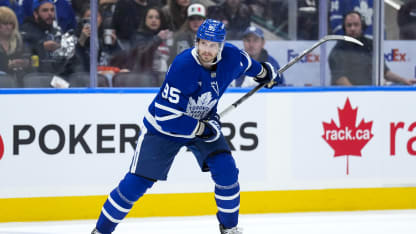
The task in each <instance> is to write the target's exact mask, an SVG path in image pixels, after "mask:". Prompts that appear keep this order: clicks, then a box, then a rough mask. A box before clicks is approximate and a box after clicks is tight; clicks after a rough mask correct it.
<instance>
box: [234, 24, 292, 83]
mask: <svg viewBox="0 0 416 234" xmlns="http://www.w3.org/2000/svg"><path fill="white" fill-rule="evenodd" d="M243 44H244V50H245V51H246V52H247V53H248V54H249V55H250V57H251V58H253V59H255V60H257V61H259V62H269V63H271V64H272V65H273V67H274V68H275V69H276V72H277V70H279V69H280V66H279V63H278V62H277V61H276V59H274V58H273V57H272V56H270V55H269V53H268V52H267V50H266V49H265V48H264V45H265V44H266V41H265V40H264V33H263V30H261V29H260V28H259V27H256V26H250V27H248V28H247V29H246V30H245V31H244V33H243ZM281 77H282V78H281V79H280V80H279V83H278V84H277V85H284V82H285V79H284V77H283V74H282V75H281ZM257 84H258V83H257V82H255V81H254V80H253V79H252V78H247V77H246V76H242V77H240V78H238V79H236V80H234V82H233V83H231V86H232V87H254V86H257Z"/></svg>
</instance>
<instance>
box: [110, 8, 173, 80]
mask: <svg viewBox="0 0 416 234" xmlns="http://www.w3.org/2000/svg"><path fill="white" fill-rule="evenodd" d="M161 15H162V11H161V10H160V8H157V7H150V8H148V9H147V10H146V12H145V20H144V22H143V23H142V25H141V26H140V28H139V29H138V30H137V31H136V33H135V34H134V35H133V36H132V38H131V39H130V45H131V46H130V47H131V48H133V49H131V50H130V51H128V52H127V54H126V53H121V54H118V55H117V56H116V58H114V59H113V60H112V64H117V66H120V67H121V68H124V69H128V70H130V71H133V72H143V70H141V69H143V67H144V66H142V65H141V64H143V63H144V59H142V55H144V54H152V56H151V59H150V58H149V57H148V58H145V57H144V58H145V59H147V60H150V61H151V64H152V71H153V74H154V79H157V80H161V81H163V79H164V75H165V73H166V71H167V69H168V64H167V61H168V58H169V47H168V46H167V40H168V39H171V38H172V32H171V31H170V30H169V29H163V30H162V29H161V25H163V23H164V22H163V18H161ZM141 50H145V51H146V52H142V51H141ZM125 58H128V60H126V59H125ZM136 61H139V62H136ZM123 62H126V65H122V63H123ZM146 69H147V68H146Z"/></svg>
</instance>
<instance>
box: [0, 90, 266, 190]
mask: <svg viewBox="0 0 416 234" xmlns="http://www.w3.org/2000/svg"><path fill="white" fill-rule="evenodd" d="M154 96H155V93H140V91H138V93H123V94H119V93H116V92H115V93H108V94H89V93H83V94H77V93H71V94H66V93H64V94H54V93H49V94H39V95H37V94H23V95H14V94H10V95H7V94H6V95H0V109H1V110H3V111H2V115H1V116H0V120H1V121H0V178H1V179H0V188H7V189H0V198H9V197H37V196H74V195H100V194H101V195H104V194H107V193H108V192H109V191H111V190H112V189H113V188H114V187H115V186H117V184H118V183H119V181H120V180H121V179H122V178H123V177H124V175H125V174H126V173H127V172H128V171H129V168H130V163H131V160H132V156H133V154H134V150H135V146H136V142H137V139H138V136H139V134H140V130H141V128H142V126H141V123H142V119H143V116H144V114H145V113H146V111H147V107H148V105H149V104H150V102H151V101H152V99H153V98H154ZM226 96H227V98H224V104H223V105H225V104H226V105H229V104H231V102H233V101H235V100H237V99H238V98H239V97H240V96H241V93H234V94H227V95H226ZM265 99H266V96H265V95H258V96H256V97H253V98H252V99H251V100H250V101H247V103H249V105H245V106H242V107H241V108H239V111H238V112H237V111H235V112H234V113H230V114H229V115H228V116H227V118H226V119H224V120H223V121H222V131H223V133H224V136H225V137H226V140H227V142H228V144H229V146H230V149H231V151H232V153H233V154H234V155H236V161H237V162H238V164H239V165H242V167H244V168H247V167H248V166H249V169H250V170H242V171H241V173H240V178H241V179H242V180H244V181H245V183H246V185H247V186H246V187H247V188H252V189H256V187H259V186H260V187H262V186H264V181H265V178H266V176H267V170H266V169H267V158H266V157H265V155H266V150H265V145H266V144H267V143H266V140H265V137H264V135H265V132H266V129H267V128H266V125H265V119H266V115H265V114H262V115H258V116H257V115H253V114H252V113H253V108H252V106H251V105H250V104H253V103H254V104H256V109H255V110H254V111H258V112H259V113H262V112H263V111H264V110H265V107H264V104H262V103H266V101H265ZM221 102H223V100H221ZM222 109H223V107H222V106H221V107H220V108H219V110H222ZM161 147H163V146H161ZM245 165H247V166H245ZM212 189H213V183H212V181H211V178H210V174H209V173H201V170H200V168H199V166H198V163H197V161H196V160H195V158H194V156H193V155H192V153H191V152H190V151H187V150H186V149H185V147H183V148H182V149H181V151H180V152H179V154H178V156H177V157H176V158H175V161H174V163H173V165H172V168H171V170H170V172H169V175H168V182H158V183H157V186H154V188H152V190H151V191H149V192H150V193H184V192H209V191H212Z"/></svg>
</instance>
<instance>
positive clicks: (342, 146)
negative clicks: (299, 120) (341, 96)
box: [322, 98, 373, 175]
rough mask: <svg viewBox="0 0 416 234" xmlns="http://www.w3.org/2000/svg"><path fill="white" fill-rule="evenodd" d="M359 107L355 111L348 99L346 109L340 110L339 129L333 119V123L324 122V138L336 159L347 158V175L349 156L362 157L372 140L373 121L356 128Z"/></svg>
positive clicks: (361, 123) (362, 123) (363, 122)
mask: <svg viewBox="0 0 416 234" xmlns="http://www.w3.org/2000/svg"><path fill="white" fill-rule="evenodd" d="M357 111H358V107H357V108H355V109H353V108H352V107H351V103H350V100H349V99H348V98H347V100H346V102H345V105H344V108H343V109H340V108H338V116H339V127H338V126H337V124H336V123H335V122H334V120H333V119H331V123H326V122H323V123H322V124H323V127H324V134H323V135H322V138H323V139H324V140H325V141H326V142H327V143H328V145H329V146H331V148H332V149H334V151H335V152H334V157H340V156H347V175H348V174H349V161H348V156H358V157H361V150H362V149H363V148H364V146H365V145H366V144H367V143H368V142H369V141H370V140H371V138H372V137H373V134H372V133H371V128H372V125H373V121H370V122H365V121H364V119H362V120H361V122H360V124H359V125H358V126H356V120H357Z"/></svg>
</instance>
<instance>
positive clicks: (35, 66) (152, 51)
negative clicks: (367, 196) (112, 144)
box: [0, 0, 415, 87]
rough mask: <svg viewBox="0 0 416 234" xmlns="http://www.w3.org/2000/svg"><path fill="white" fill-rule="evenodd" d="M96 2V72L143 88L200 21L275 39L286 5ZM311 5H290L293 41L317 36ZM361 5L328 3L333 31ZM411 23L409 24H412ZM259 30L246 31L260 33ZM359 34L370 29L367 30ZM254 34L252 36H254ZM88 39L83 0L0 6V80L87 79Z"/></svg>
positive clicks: (19, 0) (232, 36)
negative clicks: (36, 76)
mask: <svg viewBox="0 0 416 234" xmlns="http://www.w3.org/2000/svg"><path fill="white" fill-rule="evenodd" d="M97 1H98V7H99V11H98V13H97V22H96V25H97V29H98V37H97V39H96V40H95V43H93V44H95V46H96V48H95V51H96V52H97V53H96V54H97V65H98V67H97V70H98V73H99V74H100V75H102V76H105V77H106V78H107V79H108V80H109V81H110V82H109V85H110V86H112V85H114V86H119V85H120V86H134V85H140V84H143V82H141V81H137V82H136V83H134V84H130V85H129V84H125V83H123V82H121V83H120V82H115V83H114V82H113V83H112V82H111V81H112V80H114V79H115V78H116V77H117V76H122V73H134V74H136V77H137V79H147V80H148V81H147V82H144V83H146V84H150V85H151V86H159V85H161V83H162V82H163V80H164V74H165V73H166V71H167V69H168V67H169V64H170V63H171V62H172V61H173V59H174V57H175V56H176V55H177V54H179V53H180V52H182V51H183V50H185V49H188V48H190V47H192V46H193V45H194V40H195V32H196V30H197V29H198V27H199V25H201V23H202V22H203V21H204V20H205V19H206V18H213V19H217V20H221V21H222V22H223V23H224V24H225V25H226V28H227V40H244V39H247V30H249V29H250V27H252V26H253V25H257V26H260V28H263V30H267V31H268V32H270V33H272V34H273V33H275V34H279V33H280V32H281V31H282V30H283V28H282V27H280V25H286V27H287V19H288V6H287V4H288V2H289V1H272V0H97ZM318 2H319V0H317V1H314V0H308V1H298V8H299V10H298V13H299V14H298V38H297V39H300V40H316V39H318V15H319V12H318V9H319V7H318ZM343 2H344V3H343ZM346 2H348V3H349V5H347V3H346ZM362 2H368V4H367V6H368V7H370V8H371V7H372V1H371V0H367V1H364V0H357V1H343V0H331V1H330V9H329V10H330V18H329V22H330V24H331V26H333V28H332V31H333V32H334V33H340V34H341V33H342V27H341V26H339V22H340V19H339V17H340V15H342V14H343V12H344V11H346V10H348V9H350V8H351V9H353V10H357V9H356V7H357V6H353V4H363V3H362ZM408 2H412V3H409V4H407V5H408V6H407V8H406V9H403V12H404V13H405V14H407V15H405V16H403V17H402V18H404V17H406V16H407V17H409V15H410V17H412V16H413V18H414V11H415V9H414V8H415V4H414V2H415V1H414V0H409V1H408ZM343 4H344V5H345V6H344V5H343ZM361 6H362V5H361ZM347 8H348V9H347ZM413 18H412V19H410V21H411V22H412V23H413V24H414V22H415V21H414V19H413ZM370 19H371V16H370ZM406 20H408V21H409V19H408V18H404V19H403V20H401V18H400V19H399V23H400V22H404V21H406ZM412 20H413V21H412ZM285 22H286V24H285ZM403 24H404V23H403ZM279 27H280V28H279ZM340 27H341V28H340ZM407 27H409V26H407ZM260 28H255V29H253V30H257V29H259V30H261V29H260ZM366 30H371V25H368V26H367V28H366ZM409 31H410V32H409ZM256 32H257V35H258V32H259V31H256ZM401 35H403V38H404V37H406V35H411V30H409V29H407V31H406V30H405V29H404V30H403V31H401ZM280 36H281V35H280ZM407 37H409V36H407ZM90 38H91V11H90V2H89V1H88V0H87V1H85V0H1V1H0V75H2V77H4V76H6V75H7V76H10V77H12V78H13V79H15V80H16V84H15V86H16V87H24V85H23V80H24V79H26V78H25V77H26V76H27V75H28V74H33V73H48V74H52V75H54V76H58V77H60V78H62V79H63V81H65V82H69V83H71V75H72V74H74V73H86V74H88V73H89V71H90V58H91V46H90ZM260 38H261V40H259V43H258V44H259V45H262V46H263V47H264V40H265V37H264V36H263V31H262V30H261V36H260ZM283 38H284V37H283ZM266 39H267V38H266ZM250 40H254V39H250ZM261 41H263V42H262V43H263V44H262V43H261ZM263 47H261V48H260V50H261V49H263V50H262V53H265V50H264V48H263ZM260 50H259V51H260ZM93 51H94V50H93ZM2 77H0V80H1V78H2ZM86 77H87V78H88V75H87V76H86ZM130 77H133V76H132V75H130ZM118 79H121V78H120V77H119V78H118ZM126 79H127V78H126ZM149 80H150V81H149ZM0 82H1V81H0ZM0 86H1V83H0Z"/></svg>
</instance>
